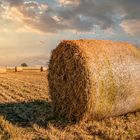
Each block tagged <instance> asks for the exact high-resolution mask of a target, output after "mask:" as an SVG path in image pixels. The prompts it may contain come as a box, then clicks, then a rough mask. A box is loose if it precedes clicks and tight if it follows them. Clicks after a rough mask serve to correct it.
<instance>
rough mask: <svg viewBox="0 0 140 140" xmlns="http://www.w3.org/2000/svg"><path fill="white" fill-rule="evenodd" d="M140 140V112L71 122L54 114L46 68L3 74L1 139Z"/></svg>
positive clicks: (0, 80) (0, 92)
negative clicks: (42, 70)
mask: <svg viewBox="0 0 140 140" xmlns="http://www.w3.org/2000/svg"><path fill="white" fill-rule="evenodd" d="M28 139H29V140H94V139H97V140H114V139H117V140H121V139H122V140H129V139H130V140H133V139H135V140H139V139H140V112H135V113H129V114H127V115H124V116H120V117H116V118H115V117H114V118H108V119H105V120H100V121H97V120H96V121H95V120H92V121H88V122H82V123H80V124H69V123H67V122H66V121H64V120H58V119H57V116H53V113H52V105H51V100H50V99H49V94H48V83H47V73H46V72H42V73H41V72H19V73H14V72H8V73H7V74H0V140H28Z"/></svg>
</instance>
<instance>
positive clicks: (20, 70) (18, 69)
mask: <svg viewBox="0 0 140 140" xmlns="http://www.w3.org/2000/svg"><path fill="white" fill-rule="evenodd" d="M22 71H23V68H22V67H17V66H16V67H15V72H22Z"/></svg>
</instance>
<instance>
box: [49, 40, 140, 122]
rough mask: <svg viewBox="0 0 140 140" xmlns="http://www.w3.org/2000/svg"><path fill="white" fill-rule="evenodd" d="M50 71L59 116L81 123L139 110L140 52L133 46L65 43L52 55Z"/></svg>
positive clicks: (56, 110) (102, 43)
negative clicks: (81, 121)
mask: <svg viewBox="0 0 140 140" xmlns="http://www.w3.org/2000/svg"><path fill="white" fill-rule="evenodd" d="M48 72H49V73H48V80H49V92H50V97H51V99H52V103H53V106H54V113H55V115H56V116H57V117H64V118H67V119H68V120H70V121H80V120H84V119H90V118H94V119H102V118H105V117H109V116H118V115H122V114H126V113H128V112H133V111H136V110H140V51H139V49H138V48H136V47H135V46H133V45H131V44H128V43H125V42H114V41H105V40H75V41H63V42H61V43H60V44H59V45H58V47H57V48H56V49H54V50H53V52H52V55H51V59H50V63H49V69H48Z"/></svg>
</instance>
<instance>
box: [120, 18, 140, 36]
mask: <svg viewBox="0 0 140 140" xmlns="http://www.w3.org/2000/svg"><path fill="white" fill-rule="evenodd" d="M121 27H122V28H123V29H124V31H125V32H126V33H128V34H130V35H140V20H124V21H123V22H122V23H121Z"/></svg>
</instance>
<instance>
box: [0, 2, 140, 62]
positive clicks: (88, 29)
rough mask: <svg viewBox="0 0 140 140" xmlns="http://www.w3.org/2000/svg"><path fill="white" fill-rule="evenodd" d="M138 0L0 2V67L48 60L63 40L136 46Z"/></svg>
mask: <svg viewBox="0 0 140 140" xmlns="http://www.w3.org/2000/svg"><path fill="white" fill-rule="evenodd" d="M139 7H140V0H31V1H30V0H0V65H10V64H13V65H15V64H16V63H17V62H18V61H20V62H21V60H22V59H23V60H25V59H26V58H38V57H39V58H40V57H41V56H42V57H43V58H46V59H48V58H49V56H50V54H51V51H52V49H54V48H55V47H56V46H57V44H58V43H59V42H60V41H62V40H66V39H107V40H117V41H127V42H131V43H133V44H136V45H138V46H140V8H139Z"/></svg>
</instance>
